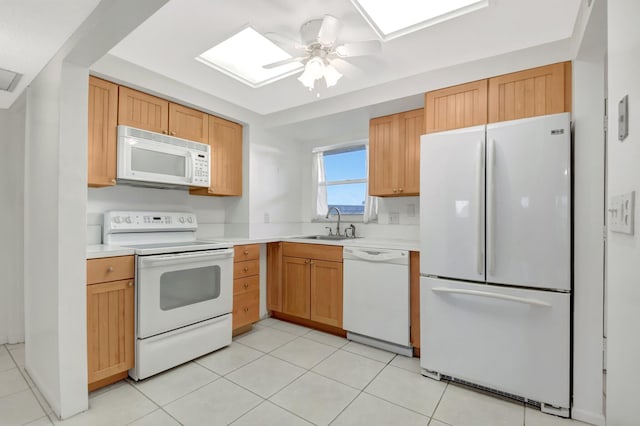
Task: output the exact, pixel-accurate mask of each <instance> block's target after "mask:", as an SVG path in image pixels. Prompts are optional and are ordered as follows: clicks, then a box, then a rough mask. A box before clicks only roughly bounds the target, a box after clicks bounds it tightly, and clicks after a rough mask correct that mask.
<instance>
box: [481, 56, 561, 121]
mask: <svg viewBox="0 0 640 426" xmlns="http://www.w3.org/2000/svg"><path fill="white" fill-rule="evenodd" d="M570 77H571V63H570V62H564V63H558V64H552V65H547V66H544V67H538V68H532V69H529V70H525V71H520V72H514V73H511V74H506V75H501V76H499V77H494V78H491V79H489V123H495V122H498V121H509V120H516V119H519V118H527V117H534V116H537V115H547V114H556V113H561V112H569V111H571V93H570V88H571V81H570Z"/></svg>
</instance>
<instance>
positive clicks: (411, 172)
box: [398, 108, 424, 195]
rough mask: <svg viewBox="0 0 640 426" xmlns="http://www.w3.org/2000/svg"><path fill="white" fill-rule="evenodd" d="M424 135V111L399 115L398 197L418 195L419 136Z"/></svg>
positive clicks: (418, 110) (419, 110)
mask: <svg viewBox="0 0 640 426" xmlns="http://www.w3.org/2000/svg"><path fill="white" fill-rule="evenodd" d="M423 134H424V109H423V108H420V109H416V110H413V111H407V112H403V113H402V114H400V135H401V139H402V142H403V144H402V163H401V166H400V170H399V171H400V173H401V176H400V183H399V187H398V194H399V195H420V136H422V135H423Z"/></svg>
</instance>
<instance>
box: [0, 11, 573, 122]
mask: <svg viewBox="0 0 640 426" xmlns="http://www.w3.org/2000/svg"><path fill="white" fill-rule="evenodd" d="M442 1H445V0H442ZM583 1H584V0H562V1H557V0H536V1H531V0H489V7H488V8H485V9H482V10H479V11H476V12H473V13H470V14H467V15H464V16H460V17H457V18H454V19H452V20H450V21H447V22H444V23H440V24H437V25H434V26H431V27H428V28H425V29H423V30H420V31H417V32H414V33H412V34H409V35H407V36H404V37H399V38H396V39H394V40H391V41H388V42H384V43H383V46H382V52H381V53H380V54H378V55H375V56H369V57H357V58H350V59H349V61H350V63H351V64H352V65H353V67H350V68H348V69H346V70H344V71H348V72H345V73H344V74H345V76H344V77H343V78H342V79H341V80H340V81H339V82H338V84H337V85H336V86H334V87H332V88H330V89H326V88H325V89H320V90H319V91H318V92H317V93H316V92H313V93H312V92H309V91H308V90H306V89H305V88H304V87H303V86H302V84H300V82H299V81H298V80H297V79H296V76H291V77H287V78H285V79H283V80H280V81H277V82H275V83H273V84H270V85H267V86H264V87H260V88H251V87H248V86H246V85H244V84H242V83H240V82H238V81H236V80H235V79H233V78H231V77H228V76H226V75H224V74H222V73H220V72H218V71H216V70H214V69H212V68H209V67H207V66H205V65H203V64H202V63H200V62H198V61H196V60H195V59H194V58H195V57H196V56H198V55H199V54H201V53H202V52H204V51H205V50H207V49H209V48H210V47H212V46H213V45H215V44H217V43H219V42H220V41H222V40H224V39H226V38H227V37H229V36H230V35H232V34H234V33H235V32H237V31H238V30H240V29H241V28H243V27H244V26H246V25H248V24H249V25H251V26H253V27H254V28H255V29H256V30H258V31H259V32H262V33H266V32H277V33H280V34H282V35H285V36H288V37H290V38H298V31H299V27H300V25H301V24H302V23H304V22H305V21H307V20H309V19H313V18H318V17H322V16H323V15H324V14H331V15H333V16H336V17H338V18H339V19H340V20H341V22H342V29H341V32H340V36H339V38H338V42H348V41H359V40H369V39H375V38H376V35H375V33H374V31H373V30H372V29H371V28H370V27H369V25H368V24H367V23H366V21H365V20H364V19H363V18H362V16H361V15H360V14H359V13H358V12H357V11H356V9H355V7H354V6H353V4H352V3H351V1H350V0H308V1H300V0H234V1H233V2H231V1H224V0H169V2H168V3H167V4H166V5H165V6H164V7H162V8H161V9H160V10H159V11H158V12H156V13H155V14H154V15H152V16H151V17H150V18H149V19H147V20H146V21H145V22H144V23H143V24H142V25H140V26H139V27H138V28H136V29H135V30H134V31H133V32H131V33H130V34H129V36H127V37H126V38H125V39H123V40H122V41H121V42H120V43H119V44H117V45H116V46H115V47H114V48H113V49H112V50H111V51H110V54H111V55H113V56H115V57H118V58H120V59H122V60H125V61H127V62H130V63H133V64H135V65H137V66H139V67H142V68H145V69H148V70H151V71H153V72H155V73H157V74H160V75H163V76H165V77H168V78H170V79H172V80H176V81H179V82H181V83H183V84H185V85H188V86H191V87H193V88H196V89H198V90H200V91H202V92H205V93H208V94H210V95H213V96H215V97H216V98H220V99H224V100H226V101H228V102H230V103H232V104H235V105H238V106H241V107H243V108H246V109H248V110H251V111H253V112H255V113H257V114H261V115H268V114H273V113H276V112H283V113H285V112H284V111H286V110H290V109H291V108H295V107H300V106H303V105H306V106H311V105H313V104H314V103H317V101H318V100H328V99H330V98H333V97H336V99H346V98H344V96H341V95H347V96H348V95H349V94H351V95H354V96H355V95H356V93H360V94H361V93H362V90H363V89H368V88H372V87H376V86H378V87H382V86H383V85H385V84H389V83H391V82H394V81H399V80H401V79H406V78H407V77H410V76H416V75H419V74H423V73H427V72H430V71H434V70H440V69H443V68H446V67H451V66H454V65H458V64H465V63H467V62H471V61H477V60H481V59H483V58H490V57H494V56H497V55H504V54H508V53H509V52H515V51H520V50H522V49H527V48H530V47H533V46H539V45H543V44H547V43H552V42H556V41H559V40H565V39H568V38H570V37H571V36H572V34H573V31H574V26H575V23H576V17H577V15H578V11H579V9H580V6H581V3H583ZM2 3H3V8H2V13H1V14H0V68H5V69H9V70H12V71H17V72H19V73H22V74H23V75H24V76H23V78H22V79H21V80H20V82H19V84H18V86H17V87H16V89H15V90H14V91H13V92H11V93H8V92H2V91H0V108H8V107H9V106H11V105H12V104H13V102H14V101H15V100H16V98H17V97H18V96H19V95H20V93H21V92H22V91H24V89H25V88H26V86H27V85H28V84H29V83H30V82H31V81H32V79H33V78H34V77H35V76H36V75H37V74H38V72H39V71H40V70H41V69H42V68H43V67H44V66H45V65H46V64H47V62H48V61H49V60H50V59H51V58H52V57H53V56H54V54H55V53H56V52H57V51H58V50H59V49H60V47H61V46H62V45H63V44H64V42H65V41H66V40H67V39H68V38H69V36H71V34H72V33H73V31H74V30H75V29H76V28H78V26H79V25H80V24H81V23H82V22H83V21H84V20H85V19H86V18H87V16H88V15H89V14H90V13H91V11H92V10H93V9H94V8H95V7H96V5H97V4H98V3H100V1H99V0H57V1H55V2H46V1H45V2H43V1H39V2H33V1H24V0H5V1H3V2H2ZM318 95H319V97H318Z"/></svg>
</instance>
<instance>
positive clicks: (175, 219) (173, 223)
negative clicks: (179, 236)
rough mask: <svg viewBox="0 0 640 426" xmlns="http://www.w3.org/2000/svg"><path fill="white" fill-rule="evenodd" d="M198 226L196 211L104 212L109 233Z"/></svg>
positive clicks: (174, 229) (105, 226) (177, 229)
mask: <svg viewBox="0 0 640 426" xmlns="http://www.w3.org/2000/svg"><path fill="white" fill-rule="evenodd" d="M197 227H198V221H197V219H196V215H195V214H194V213H186V212H148V211H109V212H106V213H105V214H104V229H105V230H106V231H107V232H108V233H112V234H113V233H119V232H152V231H191V230H195V229H197Z"/></svg>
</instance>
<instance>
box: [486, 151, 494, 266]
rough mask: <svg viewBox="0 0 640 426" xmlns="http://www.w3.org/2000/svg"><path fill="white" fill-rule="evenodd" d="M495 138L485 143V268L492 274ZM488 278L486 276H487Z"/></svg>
mask: <svg viewBox="0 0 640 426" xmlns="http://www.w3.org/2000/svg"><path fill="white" fill-rule="evenodd" d="M495 142H496V141H495V140H493V139H489V141H488V145H487V263H488V265H487V269H488V270H489V274H490V275H493V274H494V272H495V269H496V253H495V252H496V248H495V247H494V244H495V241H496V239H495V223H494V220H495V218H494V212H493V208H494V203H495V200H494V198H495V173H494V168H495V160H496V159H495V155H496V147H495ZM487 279H488V278H487Z"/></svg>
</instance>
